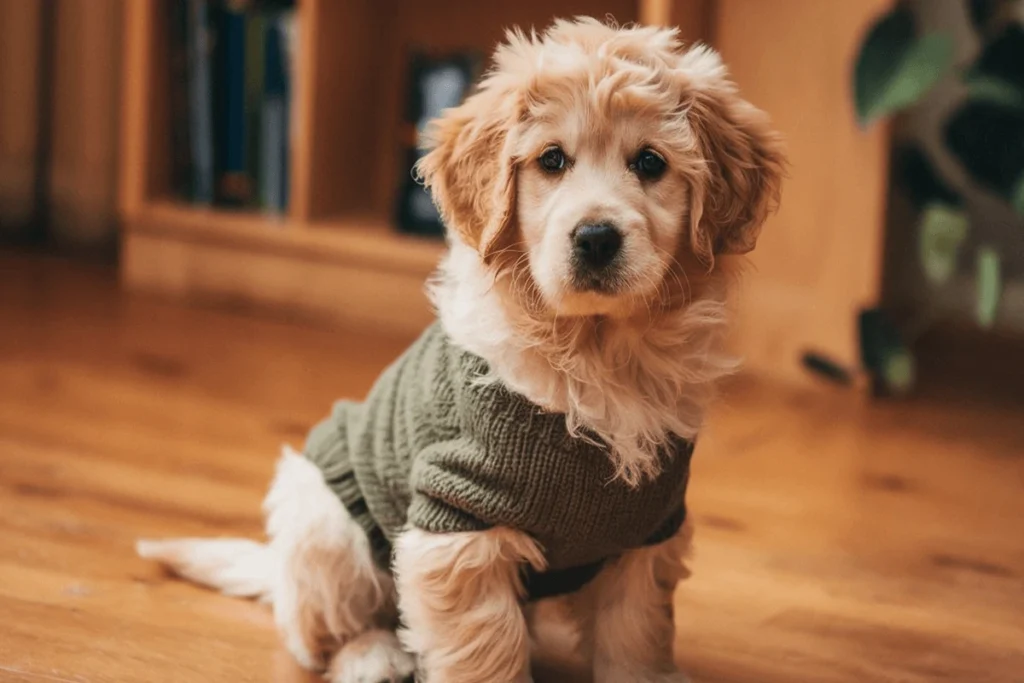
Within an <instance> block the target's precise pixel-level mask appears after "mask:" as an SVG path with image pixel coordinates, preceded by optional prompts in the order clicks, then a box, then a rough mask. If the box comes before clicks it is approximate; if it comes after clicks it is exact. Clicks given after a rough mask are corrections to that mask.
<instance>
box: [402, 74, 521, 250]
mask: <svg viewBox="0 0 1024 683" xmlns="http://www.w3.org/2000/svg"><path fill="white" fill-rule="evenodd" d="M515 102H516V99H515V97H514V93H513V92H511V89H510V88H506V87H503V83H502V80H501V79H500V78H499V77H494V76H492V77H491V78H488V79H485V80H484V82H483V83H482V84H481V87H480V90H479V91H478V92H477V93H476V94H474V95H472V96H470V97H469V98H468V99H467V100H466V101H465V102H464V103H463V104H462V105H460V106H458V107H455V108H454V109H449V110H447V111H445V112H444V114H443V115H442V116H441V117H440V118H439V119H437V120H435V121H433V122H431V125H430V128H429V129H428V131H427V146H428V148H429V149H430V152H429V153H428V154H427V155H426V156H424V157H423V158H422V159H421V160H420V162H419V164H418V165H417V172H418V173H419V175H420V176H421V177H422V178H423V180H424V182H425V184H426V185H427V187H429V188H430V190H431V192H432V194H433V197H434V202H435V203H436V204H437V207H438V210H439V211H440V213H441V217H442V218H443V220H444V223H445V226H446V228H447V229H448V230H451V231H453V232H454V233H455V234H457V235H458V236H459V237H460V238H461V239H462V241H464V242H465V243H466V244H468V245H469V246H471V247H473V248H475V249H476V250H477V251H478V252H479V253H480V255H481V257H482V258H483V259H484V261H485V262H489V261H490V260H491V259H492V258H493V256H494V255H495V254H496V253H497V252H498V251H499V250H500V249H501V248H502V247H503V246H504V243H505V242H506V241H507V239H508V238H509V236H510V233H511V232H512V223H513V214H514V211H515V187H516V183H515V159H514V158H513V156H512V151H511V150H512V141H511V140H510V139H509V131H510V130H511V128H512V127H513V125H514V124H515V122H516V120H517V111H516V108H515Z"/></svg>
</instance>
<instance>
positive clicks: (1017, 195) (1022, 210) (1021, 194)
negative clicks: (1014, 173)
mask: <svg viewBox="0 0 1024 683" xmlns="http://www.w3.org/2000/svg"><path fill="white" fill-rule="evenodd" d="M1010 203H1011V204H1013V208H1014V209H1015V210H1016V211H1017V213H1018V214H1020V215H1021V216H1024V175H1022V176H1021V177H1020V178H1019V179H1018V180H1017V184H1016V185H1015V186H1014V188H1013V196H1012V197H1011V198H1010Z"/></svg>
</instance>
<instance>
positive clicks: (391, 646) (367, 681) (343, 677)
mask: <svg viewBox="0 0 1024 683" xmlns="http://www.w3.org/2000/svg"><path fill="white" fill-rule="evenodd" d="M415 671H416V660H415V659H414V658H413V656H412V655H410V654H409V653H408V652H406V651H404V650H403V649H402V646H401V645H400V644H399V642H398V638H397V637H396V636H395V634H394V633H393V632H391V631H367V632H366V633H363V634H362V635H360V636H358V637H356V638H353V639H352V640H350V641H349V642H347V643H345V645H344V646H343V647H342V648H341V650H339V651H338V654H337V655H335V656H334V661H332V662H331V669H330V672H329V673H328V680H329V681H331V683H410V682H412V681H415Z"/></svg>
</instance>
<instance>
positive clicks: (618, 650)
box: [574, 527, 690, 683]
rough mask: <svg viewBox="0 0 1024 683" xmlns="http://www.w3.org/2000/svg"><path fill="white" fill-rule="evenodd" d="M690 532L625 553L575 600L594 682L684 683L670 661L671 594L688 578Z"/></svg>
mask: <svg viewBox="0 0 1024 683" xmlns="http://www.w3.org/2000/svg"><path fill="white" fill-rule="evenodd" d="M689 543H690V532H689V528H688V527H684V528H683V529H682V530H681V531H680V533H679V535H677V536H676V537H675V538H673V539H670V540H669V541H667V542H665V543H662V544H660V545H657V546H652V547H649V548H640V549H637V550H632V551H629V552H627V553H626V554H625V555H623V556H622V557H620V558H619V559H617V560H616V561H615V562H614V563H612V564H611V565H609V566H608V567H607V568H605V569H604V570H603V571H602V572H601V574H599V575H598V577H597V578H596V579H595V580H594V582H593V583H592V584H591V585H590V586H587V588H586V589H584V590H583V591H582V592H581V593H580V594H578V595H577V596H574V599H575V600H576V601H577V604H578V606H579V610H580V612H581V613H582V614H581V616H582V617H583V626H584V628H583V647H584V648H585V649H586V650H588V652H587V654H589V655H590V656H591V657H592V660H593V671H594V683H622V682H623V681H631V682H632V683H685V681H686V680H687V679H686V677H685V676H683V674H682V673H680V672H679V670H678V669H677V668H676V665H675V663H674V661H673V657H672V641H673V640H674V639H675V623H674V619H673V612H672V595H673V593H674V591H675V587H676V584H677V583H678V582H679V580H680V579H682V578H684V577H685V576H686V575H687V572H686V569H685V567H684V566H683V557H684V555H685V554H686V551H687V549H688V548H689Z"/></svg>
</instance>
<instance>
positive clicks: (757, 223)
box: [419, 20, 784, 483]
mask: <svg viewBox="0 0 1024 683" xmlns="http://www.w3.org/2000/svg"><path fill="white" fill-rule="evenodd" d="M431 140H432V144H433V146H434V147H433V151H431V153H430V154H429V155H427V156H426V157H425V158H424V159H423V161H422V162H421V164H420V167H419V168H420V172H421V173H422V175H423V177H424V180H425V181H426V183H427V184H428V185H429V186H431V187H432V188H433V191H434V195H435V198H436V200H437V201H438V205H439V207H440V209H441V211H442V213H443V215H444V217H445V220H446V222H447V224H448V225H449V227H450V229H451V238H452V242H453V244H452V249H451V252H450V255H449V256H448V258H447V259H446V261H445V262H444V265H443V266H442V269H441V272H440V274H439V277H438V278H437V279H436V281H435V283H434V285H433V287H432V297H433V301H434V303H435V305H436V307H437V309H438V311H439V314H440V316H441V319H442V321H443V322H444V325H445V328H446V330H447V331H448V332H449V334H451V335H452V336H453V338H454V339H455V340H456V341H457V342H459V343H460V344H462V345H463V346H465V347H467V348H468V349H470V350H472V351H473V352H475V353H477V354H479V355H480V356H482V357H484V358H485V359H486V360H488V361H489V363H490V364H491V367H492V370H493V372H494V375H495V379H499V380H501V381H502V382H505V383H506V384H508V385H509V386H511V387H512V388H514V389H516V390H517V391H520V392H521V393H523V394H525V395H526V396H527V397H528V398H530V399H531V400H533V401H534V402H536V403H538V404H539V405H542V406H544V407H546V408H549V409H551V410H555V411H559V412H564V413H565V414H566V417H567V421H568V424H569V427H570V429H571V430H572V431H573V432H574V433H576V434H582V433H584V432H585V431H589V432H592V433H594V434H595V435H596V436H598V437H600V438H601V439H602V440H603V441H605V442H606V443H608V444H609V446H610V455H611V456H612V457H613V458H614V459H615V460H616V462H617V463H618V465H619V471H620V474H621V476H622V477H623V478H624V479H625V480H627V481H629V482H631V483H638V482H639V481H640V480H641V479H642V478H643V477H645V476H653V475H655V474H657V470H658V467H657V458H656V452H657V449H658V448H659V447H660V446H662V445H663V444H664V443H665V441H666V440H667V438H668V437H669V435H670V434H672V433H675V434H678V435H680V436H684V437H688V438H690V437H693V436H695V435H696V433H697V431H698V430H699V428H700V424H701V420H702V417H703V413H704V408H705V406H706V404H707V402H708V400H709V399H710V398H711V396H712V393H713V392H712V388H713V386H714V383H715V381H716V380H717V379H719V378H720V377H721V376H723V375H725V374H727V373H729V372H731V371H732V370H733V369H734V367H735V363H734V362H733V360H732V359H731V358H729V357H728V356H727V355H726V354H725V353H724V351H723V345H722V337H723V334H724V332H725V328H726V323H727V319H728V309H727V306H726V301H727V295H728V291H729V285H730V271H731V270H733V269H734V268H733V267H732V266H731V265H730V264H728V263H727V262H726V263H723V259H721V258H719V257H721V256H726V257H727V256H729V255H732V254H738V253H743V252H746V251H749V250H750V249H752V248H753V246H754V244H755V242H756V239H757V235H758V233H759V231H760V228H761V225H762V223H763V222H764V220H765V219H766V218H767V216H768V214H769V213H770V212H771V210H772V209H773V208H774V207H775V206H776V205H777V202H778V195H779V188H780V183H781V180H782V172H783V163H784V162H783V156H782V152H781V145H780V142H779V140H778V137H777V136H776V134H775V133H774V132H773V131H772V129H771V128H770V126H769V125H768V121H767V118H766V117H765V116H764V114H763V113H761V112H760V111H758V110H757V109H755V108H754V107H752V106H751V105H749V104H748V103H746V102H744V101H743V100H742V99H740V98H739V97H738V95H737V94H736V89H735V87H734V86H733V85H732V83H731V82H729V81H728V80H727V78H726V74H725V70H724V67H723V66H722V64H721V61H720V60H719V58H718V56H717V55H716V54H715V53H714V52H712V51H711V50H709V49H707V48H704V47H701V46H698V47H694V48H691V49H690V50H684V49H683V48H682V46H681V44H680V43H679V41H678V39H677V37H676V34H675V32H674V31H672V30H666V29H656V28H625V29H615V28H613V27H610V26H606V25H604V24H601V23H599V22H596V21H594V20H579V21H575V22H565V21H563V22H557V23H556V24H555V25H554V27H553V28H551V29H550V30H549V31H547V32H546V33H544V34H543V35H540V36H538V35H535V34H531V35H529V36H527V35H525V34H522V33H519V32H512V33H510V34H509V36H508V42H507V44H506V45H504V46H502V47H501V48H499V49H498V52H497V55H496V58H495V68H494V71H493V72H492V73H491V74H490V75H489V76H488V77H487V78H485V79H484V80H483V82H482V84H481V86H480V89H479V91H478V92H477V93H476V94H475V95H473V96H472V97H470V98H469V99H468V100H467V101H466V102H465V104H463V105H462V106H461V107H458V108H456V109H454V110H452V111H451V112H449V113H447V114H446V115H445V116H444V117H442V118H441V119H440V120H438V122H437V123H436V125H435V126H434V128H433V130H432V132H431ZM552 143H557V144H558V145H560V146H562V147H563V148H565V149H566V150H567V151H568V152H569V153H570V154H571V156H572V157H573V159H574V163H573V165H572V167H571V169H570V170H569V171H568V172H566V173H565V174H564V175H562V176H559V177H557V178H552V177H551V176H550V175H547V174H545V173H544V172H543V171H541V170H540V168H539V167H538V165H537V163H536V159H537V157H539V156H540V155H541V154H542V153H543V151H544V149H545V147H547V146H549V145H551V144H552ZM645 146H647V147H651V148H654V149H656V150H657V151H658V152H659V153H660V154H661V155H662V156H663V157H664V158H665V159H666V161H667V162H668V172H667V174H666V175H665V177H663V178H661V179H660V180H658V181H657V182H655V183H648V184H645V183H643V182H641V181H639V180H638V179H637V178H636V177H633V176H632V175H631V174H630V173H629V170H628V164H629V160H630V158H631V157H632V155H634V154H635V153H636V152H637V150H638V149H639V148H641V147H645ZM583 220H610V221H613V222H615V223H616V224H617V225H619V226H620V228H622V230H623V231H624V233H625V241H624V245H623V251H624V256H625V258H626V268H625V269H624V274H623V276H622V280H623V281H622V282H621V283H620V287H619V291H617V292H616V293H615V294H613V295H605V294H595V293H592V292H580V291H575V290H574V288H573V287H572V286H571V284H570V283H569V278H568V274H567V271H568V269H569V260H570V259H569V256H570V250H571V247H570V239H569V235H570V233H571V231H572V230H573V229H574V228H575V226H576V225H577V224H578V223H580V222H581V221H583Z"/></svg>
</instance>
